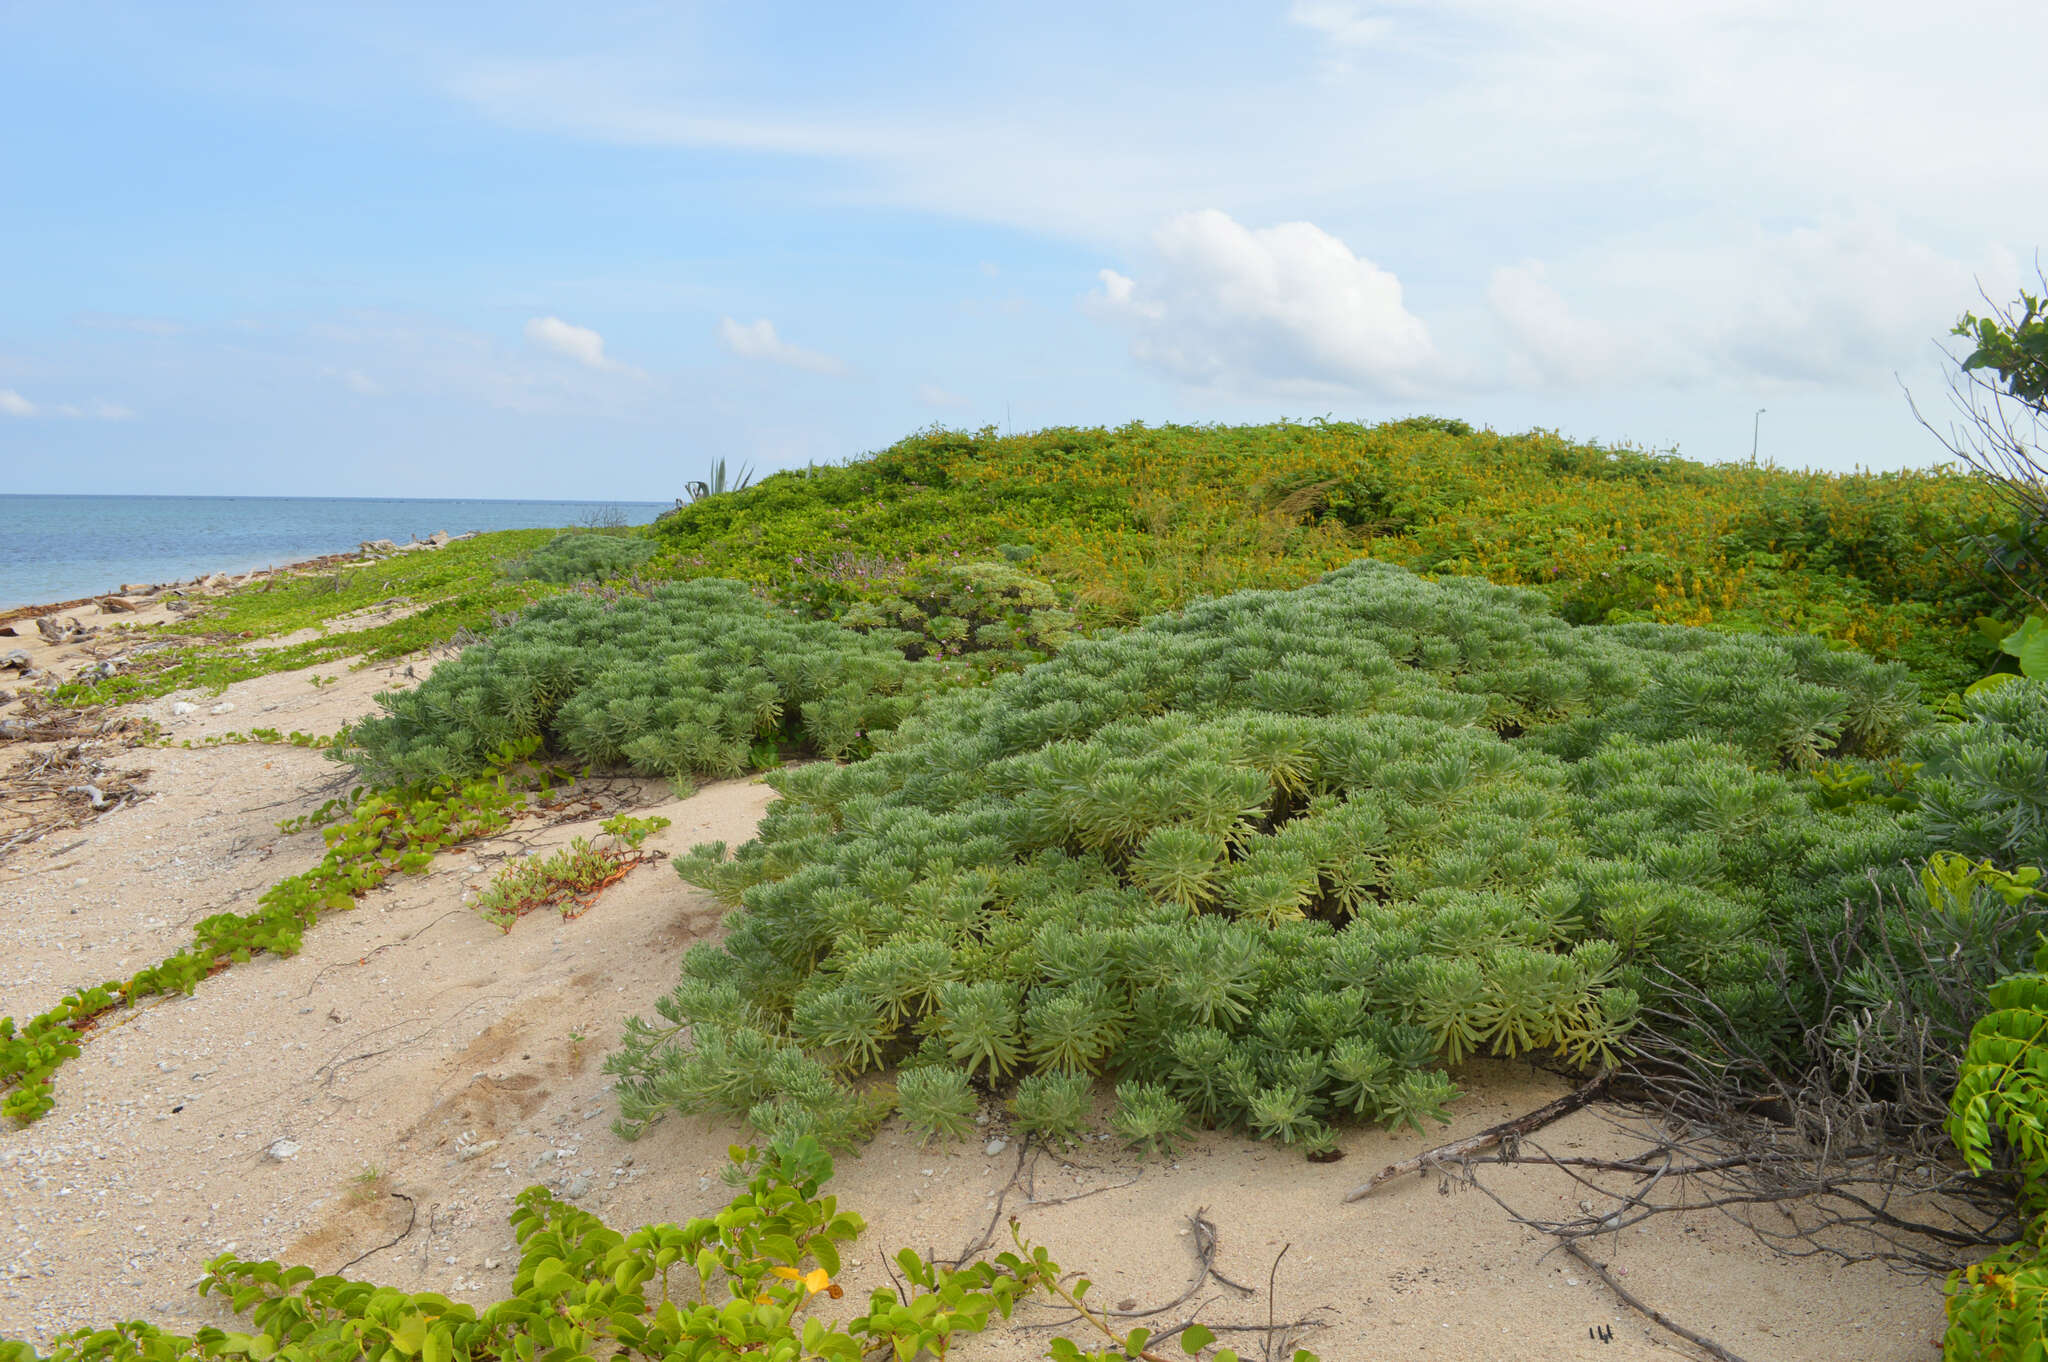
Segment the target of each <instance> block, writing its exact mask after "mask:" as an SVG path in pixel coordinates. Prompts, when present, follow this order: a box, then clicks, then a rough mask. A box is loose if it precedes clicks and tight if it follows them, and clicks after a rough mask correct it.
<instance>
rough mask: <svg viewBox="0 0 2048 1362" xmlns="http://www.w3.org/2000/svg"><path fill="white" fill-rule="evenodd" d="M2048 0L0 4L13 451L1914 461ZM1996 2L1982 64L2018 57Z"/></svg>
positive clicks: (2019, 162) (2023, 172)
mask: <svg viewBox="0 0 2048 1362" xmlns="http://www.w3.org/2000/svg"><path fill="white" fill-rule="evenodd" d="M2044 48H2048V7H2044V6H2041V5H2039V4H2038V3H2024V4H2022V3H2005V4H1991V3H1982V4H1978V3H1960V4H1952V5H1949V6H1945V7H1939V9H1937V7H1934V6H1929V5H1926V4H1925V3H1924V0H1915V2H1914V3H1900V2H1898V0H1854V3H1846V2H1844V3H1837V2H1836V0H1803V3H1801V4H1800V5H1797V6H1789V5H1785V4H1783V3H1782V2H1781V0H1728V2H1727V3H1718V2H1717V3H1707V2H1706V0H1700V2H1699V3H1690V2H1689V0H1666V2H1665V3H1659V4H1653V5H1645V4H1643V3H1641V0H1397V2H1395V3H1371V2H1369V0H1363V2H1361V3H1347V2H1346V0H1278V2H1277V3H1273V4H1265V5H1260V4H1252V3H1237V4H1227V5H1204V4H1200V3H1188V2H1187V0H1182V2H1181V3H1174V4H1159V5H1152V4H1130V5H1122V6H1104V5H1101V4H1099V3H1098V4H1088V5H1081V4H1071V5H1070V4H1064V3H1056V2H1055V3H1034V4H1031V5H1028V6H1027V5H1018V6H998V5H976V6H961V5H936V4H934V5H910V4H898V5H887V4H878V5H870V6H845V5H796V4H781V5H777V4H766V3H756V4H751V5H738V4H723V5H689V4H670V5H651V4H642V5H602V4H581V5H576V6H566V5H519V4H493V5H489V6H481V5H479V6H459V5H436V6H419V5H402V4H388V5H387V4H370V3H354V4H340V3H330V4H319V5H314V4H289V3H268V4H262V5H246V6H237V5H229V4H213V5H184V4H176V3H171V0H156V3H151V4H143V5H120V4H99V3H92V2H91V0H65V2H64V3H48V4H45V3H30V2H27V0H0V128H4V129H5V131H4V133H0V491H15V492H81V491H120V492H152V493H161V492H194V493H200V492H206V493H214V492H228V493H252V494H253V493H269V494H311V495H318V494H371V495H420V496H433V495H472V496H474V495H483V496H490V495H502V496H534V497H589V498H598V499H607V498H618V499H645V500H659V499H665V498H667V497H670V496H673V495H675V494H676V493H677V492H679V491H680V487H681V483H682V482H683V480H684V479H686V478H691V477H697V476H701V474H702V471H703V468H704V466H705V465H706V464H707V463H708V462H709V461H710V460H711V459H713V458H716V457H721V456H723V457H727V458H729V459H736V460H742V461H751V462H753V463H755V464H757V465H759V466H762V467H764V468H775V467H784V466H788V465H790V464H801V463H803V462H805V461H806V460H813V459H815V460H820V461H823V460H837V459H842V458H845V457H848V456H851V455H857V454H859V453H862V452H864V451H868V450H872V449H875V448H879V447H881V446H883V445H886V444H887V443H889V442H890V441H892V440H894V439H895V438H897V437H899V436H901V435H902V434H904V433H906V432H908V431H911V430H913V429H916V428H918V427H920V426H924V425H929V424H932V423H935V422H937V423H943V424H947V425H955V426H967V427H978V426H982V425H989V424H994V425H999V426H1000V425H1004V424H1006V423H1007V424H1009V425H1012V426H1014V427H1016V428H1020V429H1022V428H1029V427H1037V426H1044V425H1054V424H1098V423H1108V424H1119V423H1122V422H1125V421H1129V420H1134V419H1136V420H1145V421H1154V422H1156V421H1167V420H1176V421H1243V420H1266V419H1272V418H1275V417H1280V416H1289V417H1296V418H1310V417H1316V416H1322V415H1332V416H1338V417H1346V418H1355V419H1365V420H1378V419H1385V418H1389V417H1397V416H1403V415H1408V414H1412V413H1416V412H1438V413H1444V414H1451V415H1459V416H1464V417H1466V418H1468V419H1471V420H1473V421H1475V422H1480V423H1485V424H1490V425H1493V426H1495V427H1497V428H1500V429H1504V430H1520V429H1526V428H1528V427H1531V426H1544V427H1551V428H1557V429H1561V430H1563V431H1564V432H1565V433H1567V434H1570V435H1574V436H1579V437H1583V438H1588V439H1596V440H1606V441H1616V442H1621V441H1628V442H1633V443H1636V444H1639V445H1647V446H1653V447H1657V448H1671V447H1674V446H1675V447H1677V448H1678V449H1680V450H1681V452H1684V453H1687V454H1690V455H1693V456H1695V457H1701V458H1715V459H1718V458H1738V457H1746V456H1747V455H1748V453H1749V450H1750V442H1751V435H1752V422H1753V414H1754V412H1755V410H1756V409H1757V408H1759V407H1761V408H1765V409H1767V411H1766V414H1765V415H1764V416H1763V418H1762V430H1761V441H1760V444H1761V449H1762V452H1763V454H1764V455H1765V456H1767V457H1771V458H1774V459H1776V460H1777V461H1779V462H1781V463H1786V464H1793V465H1816V466H1822V467H1832V468H1848V467H1852V466H1858V465H1862V466H1872V467H1881V468H1890V467H1901V466H1907V465H1913V464H1923V463H1928V462H1931V461H1933V459H1934V458H1935V457H1937V456H1938V454H1939V452H1940V451H1939V449H1938V448H1937V447H1936V446H1935V444H1934V442H1933V440H1932V438H1931V437H1930V436H1928V435H1927V434H1926V433H1925V432H1924V431H1922V430H1921V429H1919V427H1918V426H1916V425H1915V424H1914V422H1913V420H1912V417H1911V414H1910V412H1909V411H1908V410H1907V408H1906V404H1905V400H1904V398H1903V396H1902V395H1901V392H1900V384H1901V382H1903V383H1904V384H1905V385H1906V386H1908V387H1910V388H1911V389H1912V391H1913V392H1914V393H1915V395H1916V396H1919V397H1920V398H1922V400H1923V406H1924V407H1927V408H1928V409H1929V410H1930V411H1933V410H1938V409H1939V407H1940V400H1941V395H1942V366H1941V357H1940V350H1939V349H1938V347H1937V341H1938V340H1939V338H1940V337H1941V336H1942V334H1943V333H1944V332H1945V331H1946V329H1947V327H1948V325H1949V324H1950V323H1952V322H1953V321H1954V319H1955V317H1956V315H1957V314H1958V313H1960V312H1961V311H1962V310H1964V309H1965V308H1967V307H1969V306H1971V305H1972V304H1973V303H1974V302H1976V300H1977V291H1978V289H1979V288H1980V287H1981V288H1983V289H1985V290H1988V291H1989V292H1990V293H1991V294H1992V296H1993V297H2001V298H2002V297H2004V296H2007V295H2009V294H2010V293H2011V292H2012V290H2013V289H2014V288H2015V287H2016V286H2017V285H2019V284H2020V283H2021V282H2023V281H2031V279H2032V277H2033V273H2034V263H2033V262H2034V259H2035V252H2036V250H2037V248H2039V247H2040V246H2041V245H2042V244H2043V242H2042V240H2041V238H2042V236H2043V235H2044V224H2048V183H2044V182H2043V180H2042V178H2041V177H2040V176H2038V175H2036V174H2033V173H2032V168H2031V162H2030V161H2029V160H2028V157H2029V156H2031V155H2032V154H2033V151H2034V140H2035V139H2032V138H2031V137H2029V136H2028V135H2026V134H2025V133H2024V131H2023V130H2026V129H2035V128H2041V127H2048V89H2044V88H2043V87H2041V85H2040V82H2038V81H2032V80H2028V79H2025V78H2024V77H2023V76H2020V75H2015V74H2014V71H2015V70H2017V69H2018V68H2019V67H2020V66H2023V65H2024V60H2028V59H2031V58H2030V57H2026V56H2025V55H2024V54H2035V53H2039V52H2040V51H2042V50H2044ZM2003 53H2012V54H2021V55H2020V59H2019V60H2010V59H2008V60H2006V61H2004V62H2003V64H2001V54H2003Z"/></svg>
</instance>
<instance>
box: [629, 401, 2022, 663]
mask: <svg viewBox="0 0 2048 1362" xmlns="http://www.w3.org/2000/svg"><path fill="white" fill-rule="evenodd" d="M2001 516H2005V517H2007V518H2009V513H2007V512H2005V511H2003V510H2002V508H2001V507H2000V504H1999V502H1998V501H1997V498H1996V495H1995V493H1994V492H1993V491H1992V490H1991V489H1990V488H1988V487H1987V486H1986V485H1985V484H1983V483H1982V482H1981V481H1978V480H1975V479H1972V478H1969V477H1964V476H1957V475H1952V474H1945V473H1926V472H1906V473H1887V474H1853V475H1835V474H1825V473H1791V472H1786V471H1783V470H1779V469H1774V468H1766V467H1757V466H1754V465H1727V464H1721V465H1708V464H1701V463H1696V462H1693V461H1690V460H1686V459H1680V458H1677V457H1665V456H1658V455H1652V454H1645V453H1641V452H1637V451H1631V450H1615V449H1607V448H1602V447H1598V446H1593V445H1584V444H1576V443H1573V442H1571V441H1568V440H1565V439H1562V438H1560V437H1558V436H1555V435H1550V434H1545V433H1542V432H1534V433H1530V434H1525V435H1512V436H1502V435H1496V434H1493V433H1492V432H1487V431H1474V430H1472V429H1471V428H1470V427H1469V426H1466V425H1465V424H1464V423H1462V422H1457V421H1443V420H1435V419H1419V420H1411V421H1401V422H1394V423H1390V424H1387V425H1381V426H1375V427H1367V426H1359V425H1352V424H1345V423H1313V424H1306V425H1295V424H1280V425H1267V426H1244V427H1186V426H1164V427H1151V428H1148V427H1146V426H1143V425H1130V426H1125V427H1121V428H1119V429H1116V430H1103V429H1093V430H1078V429H1054V430H1045V431H1039V432H1035V433H1031V434H1024V435H1013V436H998V435H997V434H995V433H994V432H993V431H983V432H981V433H979V434H968V433H964V432H954V431H943V430H933V431H927V432H923V433H920V434H918V435H915V436H912V437H910V438H908V439H905V440H902V441H900V442H898V443H897V444H895V445H893V446H891V447H890V448H888V449H886V450H884V451H882V452H881V453H879V454H876V455H875V456H873V457H872V458H869V459H864V460H861V461H860V462H857V463H853V464H849V465H847V466H845V467H833V468H813V469H807V470H798V471H793V472H788V473H781V474H777V475H776V476H774V477H770V478H767V479H764V480H763V481H762V482H761V483H759V484H757V485H756V486H754V487H752V488H749V489H748V490H746V491H745V492H742V493H736V494H731V495H727V496H721V497H711V498H708V499H706V500H704V501H700V502H698V503H696V504H694V505H692V506H689V507H686V508H683V509H682V510H679V511H678V512H676V513H675V514H674V515H672V516H669V517H666V518H665V519H664V520H663V522H662V523H661V525H660V526H659V527H658V530H657V535H658V537H659V538H660V539H661V541H662V543H663V544H664V546H665V547H664V551H663V555H662V563H661V570H662V571H666V572H679V573H684V574H692V575H694V574H715V575H719V576H727V577H734V578H739V579H744V580H748V581H754V582H760V583H766V584H770V585H772V586H773V587H774V588H775V589H776V590H777V591H778V593H782V594H784V595H785V596H786V598H788V599H791V600H800V601H802V602H803V603H805V604H810V605H818V606H822V607H823V608H824V609H825V611H826V613H828V614H830V613H836V612H837V611H839V610H842V609H844V608H846V606H847V605H849V604H850V603H852V602H853V601H856V600H860V599H865V598H866V597H867V596H869V595H870V594H872V593H873V592H875V591H877V590H881V591H885V592H886V591H888V590H890V589H892V588H891V587H890V586H889V585H888V584H887V581H886V579H887V578H889V577H890V575H891V574H892V573H895V574H899V575H900V574H901V573H902V572H905V571H908V570H912V569H914V568H916V567H918V566H920V565H926V564H930V563H934V562H947V561H952V560H954V559H955V558H956V557H958V558H966V559H972V558H977V557H983V556H986V555H988V554H989V553H991V552H992V551H994V550H996V549H997V548H998V547H1000V546H1003V545H1016V546H1029V547H1035V548H1036V550H1037V553H1036V555H1035V557H1034V558H1033V559H1032V561H1031V570H1032V571H1033V573H1035V574H1037V575H1039V576H1041V577H1044V578H1046V579H1047V580H1048V581H1051V582H1052V583H1054V584H1055V585H1057V586H1059V587H1061V588H1062V589H1065V590H1070V591H1072V592H1073V593H1074V595H1075V598H1076V603H1077V607H1078V610H1079V613H1080V616H1081V623H1082V624H1083V625H1084V626H1090V627H1092V626H1096V625H1100V624H1103V623H1127V622H1130V621H1133V620H1136V619H1138V618H1140V617H1142V616H1143V615H1146V614H1149V613H1151V612H1154V611H1157V610H1162V609H1170V608H1174V607H1177V606H1179V605H1182V604H1184V603H1186V602H1187V601H1189V600H1191V599H1194V598H1196V597H1199V596H1205V595H1220V594H1223V593H1225V592H1229V591H1236V590H1242V589H1246V588H1258V587H1284V586H1298V585H1302V584H1304V583H1307V582H1311V581H1314V580H1315V579H1316V578H1317V577H1319V576H1320V575H1321V574H1322V573H1324V572H1326V571H1329V570H1331V569H1333V568H1336V567H1340V566H1342V565H1343V564H1345V563H1348V562H1350V561H1352V560H1354V559H1356V558H1358V557H1360V556H1362V555H1364V556H1370V557H1373V558H1375V559H1379V560H1382V561H1387V562H1392V563H1396V564H1399V565H1401V566H1405V567H1408V568H1411V569H1413V570H1415V571H1417V572H1422V573H1426V574H1432V575H1436V574H1468V575H1473V576H1482V577H1485V578H1488V579H1490V580H1492V581H1495V582H1499V583H1504V584H1511V585H1525V586H1529V587H1532V588H1534V589H1536V590H1539V591H1541V592H1542V593H1543V594H1544V595H1545V596H1546V597H1547V598H1548V599H1549V600H1550V602H1551V603H1552V605H1553V606H1554V607H1555V608H1556V609H1557V610H1558V612H1559V613H1560V614H1561V615H1562V616H1563V617H1564V618H1566V619H1568V620H1570V621H1572V622H1575V623H1613V622H1623V621H1629V620H1646V621H1653V622H1661V623H1677V624H1696V625H1709V626H1712V627H1715V628H1721V629H1729V630H1752V631H1753V630H1769V631H1788V630H1789V631H1800V632H1814V633H1819V634H1822V635H1825V636H1827V637H1829V638H1832V639H1835V640H1837V641H1840V642H1846V643H1850V644H1853V645H1855V646H1856V647H1858V648H1859V649H1861V650H1863V651H1865V652H1868V653H1872V654H1874V655H1876V656H1879V657H1885V658H1900V659H1903V660H1905V661H1907V662H1908V663H1909V664H1910V665H1912V666H1913V668H1914V669H1915V671H1916V673H1918V674H1919V675H1921V677H1922V678H1923V681H1924V682H1925V684H1926V685H1927V686H1928V687H1929V688H1930V689H1931V690H1932V691H1933V692H1934V693H1935V694H1937V695H1939V694H1943V693H1946V692H1947V691H1949V690H1953V689H1958V688H1959V687H1960V686H1961V685H1964V684H1967V683H1968V682H1969V681H1970V680H1972V679H1974V678H1975V677H1976V676H1978V675H1981V674H1982V672H1983V671H1984V670H1985V669H1986V667H1987V665H1988V664H1989V663H1991V662H1992V661H1994V660H1995V659H1994V646H1993V645H1992V644H1991V643H1989V642H1987V641H1986V640H1985V639H1984V638H1983V637H1982V636H1980V635H1977V634H1975V633H1973V632H1971V631H1969V629H1968V625H1969V621H1970V620H1971V619H1972V618H1974V617H1976V616H1978V615H2004V614H2006V613H2008V611H2007V610H2006V608H2005V607H2006V603H2005V602H2004V601H2002V600H2001V599H1999V598H1998V596H1997V595H1996V594H1995V593H1994V591H1992V590H1991V589H1989V584H1990V583H1992V582H1995V581H1996V580H1997V574H1995V573H1987V572H1985V571H1984V570H1983V564H1984V559H1985V552H1984V549H1983V547H1982V545H1983V544H1984V543H1988V542H1990V537H1991V536H1993V535H1995V532H1996V531H1997V529H1998V528H1999V526H2000V524H2001V523H2002V522H2001V519H2000V517H2001ZM878 579H884V580H883V582H882V585H880V586H877V580H878Z"/></svg>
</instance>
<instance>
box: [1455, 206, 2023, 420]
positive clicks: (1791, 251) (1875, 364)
mask: <svg viewBox="0 0 2048 1362" xmlns="http://www.w3.org/2000/svg"><path fill="white" fill-rule="evenodd" d="M1564 273H1565V271H1554V270H1551V269H1549V268H1546V266H1545V265H1544V264H1542V263H1539V262H1527V263H1524V264H1520V265H1515V266H1509V267H1506V268H1502V269H1498V270H1495V271H1494V272H1493V277H1492V281H1491V283H1490V285H1489V286H1488V289H1487V303H1488V306H1489V307H1490V308H1491V310H1492V312H1493V314H1494V317H1495V318H1496V319H1497V320H1498V322H1499V323H1500V325H1501V328H1502V330H1503V332H1504V333H1505V335H1506V338H1507V341H1508V345H1509V355H1508V378H1509V380H1510V382H1512V383H1513V384H1515V385H1516V386H1522V387H1532V388H1561V389H1579V388H1594V387H1603V386H1624V385H1629V384H1642V383H1651V384H1665V385H1675V386H1690V385H1693V384H1697V383H1707V382H1716V381H1728V380H1734V381H1740V382H1749V383H1764V384H1769V385H1783V384H1804V385H1819V386H1833V387H1842V388H1858V387H1861V388H1869V387H1873V386H1887V385H1889V383H1890V381H1891V375H1892V374H1893V373H1894V371H1896V370H1897V369H1899V368H1901V367H1905V366H1909V365H1912V364H1914V363H1915V362H1917V361H1923V360H1924V359H1925V358H1926V357H1927V349H1928V345H1929V343H1930V342H1931V341H1933V340H1934V339H1935V338H1937V337H1938V336H1940V335H1941V334H1943V333H1944V332H1946V331H1947V329H1948V327H1949V326H1950V324H1952V323H1953V322H1954V320H1955V317H1956V315H1957V313H1959V312H1960V311H1962V310H1963V309H1964V308H1966V307H1967V306H1969V304H1970V303H1971V302H1972V301H1973V300H1974V299H1975V298H1976V296H1977V289H1978V286H1979V284H1980V283H1981V284H1982V285H1983V286H1984V287H1985V288H1986V289H1987V290H1989V291H1990V292H1991V294H1992V295H1993V296H1995V297H2003V296H2005V294H2006V293H2007V291H2008V290H2009V289H2010V288H2011V287H2012V286H2013V284H2014V283H2015V282H2016V280H2017V277H2018V272H2017V262H2016V261H2014V260H2013V258H2012V257H2011V256H2010V255H2009V254H2008V253H2005V252H2001V251H1996V250H1993V251H1988V252H1986V253H1984V254H1983V256H1982V258H1981V259H1979V260H1977V261H1975V262H1974V263H1965V262H1963V261H1960V260H1956V259H1954V258H1951V257H1949V256H1947V255H1944V254H1943V253H1941V252H1939V251H1937V250H1935V249H1933V248H1932V247H1930V246H1928V245H1926V244H1925V243H1923V242H1920V241H1917V240H1914V239H1912V238H1909V237H1907V236H1905V235H1904V234H1902V233H1901V232H1900V231H1899V230H1898V229H1897V228H1896V227H1895V226H1894V225H1892V224H1890V223H1887V222H1884V221H1882V220H1880V219H1877V218H1875V217H1872V216H1868V215H1866V216H1864V217H1860V218H1853V219H1836V220H1831V221H1825V222H1820V223H1815V224H1807V225H1801V226H1797V227H1791V228H1787V229H1783V230H1779V231H1775V232H1765V231H1760V230H1759V231H1752V232H1750V233H1748V234H1747V235H1746V236H1737V237H1734V238H1733V239H1728V240H1722V241H1715V242H1708V243H1697V244H1687V245H1676V244H1664V243H1661V242H1657V241H1655V240H1650V241H1645V242H1638V243H1629V244H1624V245H1619V246H1616V247H1613V248H1610V249H1609V250H1607V251H1604V252H1600V253H1598V254H1595V255H1591V256H1589V257H1587V258H1585V259H1583V260H1580V261H1577V262H1574V264H1573V266H1572V267H1571V269H1570V270H1569V274H1570V276H1571V278H1572V279H1573V280H1574V284H1573V285H1572V286H1569V287H1567V286H1563V285H1559V284H1557V283H1555V282H1554V280H1556V279H1557V278H1559V277H1561V276H1562V275H1563V274H1564ZM1567 294H1570V295H1572V296H1573V298H1574V299H1575V301H1571V302H1568V301H1567V296H1566V295H1567ZM1602 313H1604V314H1606V315H1604V316H1603V315H1601V314H1602Z"/></svg>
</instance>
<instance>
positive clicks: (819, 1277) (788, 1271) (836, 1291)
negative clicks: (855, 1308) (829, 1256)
mask: <svg viewBox="0 0 2048 1362" xmlns="http://www.w3.org/2000/svg"><path fill="white" fill-rule="evenodd" d="M772 1271H773V1272H774V1273H775V1275H776V1276H778V1277H781V1278H783V1279H785V1280H787V1281H792V1282H801V1283H802V1284H803V1288H804V1290H806V1291H808V1292H810V1293H811V1294H812V1295H813V1296H815V1295H817V1294H818V1293H819V1292H820V1291H827V1292H830V1293H831V1295H832V1299H833V1300H838V1299H839V1298H840V1297H841V1296H843V1295H845V1294H846V1293H845V1292H844V1291H843V1290H841V1289H840V1288H839V1287H836V1286H834V1285H833V1284H832V1274H831V1273H829V1272H827V1271H825V1269H824V1268H822V1267H814V1268H812V1269H811V1270H810V1271H809V1272H798V1271H797V1270H796V1269H795V1268H793V1267H778V1268H774V1269H772ZM763 1299H765V1297H764V1298H763Z"/></svg>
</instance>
